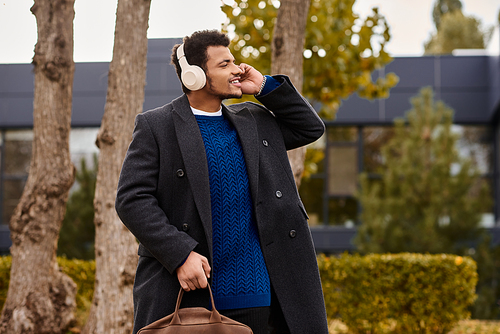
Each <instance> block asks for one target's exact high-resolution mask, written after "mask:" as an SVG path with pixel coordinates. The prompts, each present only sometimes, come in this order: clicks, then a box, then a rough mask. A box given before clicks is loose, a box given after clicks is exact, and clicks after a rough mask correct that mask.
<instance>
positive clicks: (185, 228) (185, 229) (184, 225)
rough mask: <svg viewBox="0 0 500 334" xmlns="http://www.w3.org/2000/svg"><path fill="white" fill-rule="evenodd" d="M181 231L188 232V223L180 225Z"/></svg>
mask: <svg viewBox="0 0 500 334" xmlns="http://www.w3.org/2000/svg"><path fill="white" fill-rule="evenodd" d="M182 230H183V231H184V232H187V231H189V224H188V223H184V224H182Z"/></svg>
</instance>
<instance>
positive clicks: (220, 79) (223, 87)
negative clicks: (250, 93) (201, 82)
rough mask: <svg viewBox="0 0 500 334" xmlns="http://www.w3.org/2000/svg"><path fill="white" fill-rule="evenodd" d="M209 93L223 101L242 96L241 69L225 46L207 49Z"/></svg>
mask: <svg viewBox="0 0 500 334" xmlns="http://www.w3.org/2000/svg"><path fill="white" fill-rule="evenodd" d="M207 54H208V60H207V64H206V67H207V71H206V75H207V85H206V87H205V88H204V89H206V90H207V93H209V94H211V95H214V96H217V97H218V98H219V99H220V100H221V101H222V100H225V99H230V98H240V97H241V96H242V92H241V84H240V74H241V70H240V68H239V67H238V66H237V65H236V64H235V62H234V57H233V55H232V54H231V51H229V49H228V48H226V47H224V46H209V47H208V49H207Z"/></svg>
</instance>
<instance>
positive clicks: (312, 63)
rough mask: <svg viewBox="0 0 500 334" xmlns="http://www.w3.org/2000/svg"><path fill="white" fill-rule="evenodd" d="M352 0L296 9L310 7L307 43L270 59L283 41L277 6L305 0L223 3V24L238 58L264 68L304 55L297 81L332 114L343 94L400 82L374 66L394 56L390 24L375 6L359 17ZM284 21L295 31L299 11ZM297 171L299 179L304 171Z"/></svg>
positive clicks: (370, 92)
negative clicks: (388, 49)
mask: <svg viewBox="0 0 500 334" xmlns="http://www.w3.org/2000/svg"><path fill="white" fill-rule="evenodd" d="M354 2H355V0H322V1H319V0H312V1H311V3H310V5H309V8H308V9H307V8H306V9H304V8H305V7H304V6H303V7H301V8H300V9H295V10H300V11H301V14H304V15H305V13H306V12H307V20H306V26H305V39H304V44H303V46H302V47H301V46H300V44H299V43H295V44H294V45H293V47H292V46H290V47H289V48H288V49H287V50H286V52H281V56H282V57H281V58H279V59H276V60H275V59H274V58H273V59H271V58H272V57H271V54H272V53H275V50H278V49H276V48H275V47H276V44H278V45H281V43H282V42H283V41H282V39H281V37H280V36H277V38H276V36H275V34H276V29H275V26H276V25H277V28H279V27H280V23H279V20H280V15H279V11H281V10H282V9H283V10H285V9H287V8H289V7H291V6H296V7H295V8H299V7H298V6H299V5H298V4H299V3H301V4H302V5H303V4H304V2H294V1H286V2H285V1H283V2H280V1H277V0H267V1H264V0H235V1H234V2H232V4H231V5H228V4H224V5H223V6H222V10H223V11H224V13H226V15H227V17H228V20H227V22H226V23H225V25H224V29H225V30H226V31H227V32H228V33H229V35H230V36H231V37H232V41H231V45H230V48H231V51H232V53H233V55H234V56H235V58H236V59H237V61H238V62H245V63H248V64H250V65H252V66H255V67H256V68H257V69H259V70H260V71H261V72H262V73H273V74H274V73H276V72H275V71H274V70H276V71H283V70H284V66H288V65H287V64H286V62H287V61H288V60H287V59H288V58H290V57H291V55H290V54H291V53H293V54H295V55H298V56H299V57H303V65H302V68H303V80H302V84H301V82H300V81H298V82H294V83H295V85H296V86H298V87H297V88H298V89H299V90H301V91H302V93H303V95H304V96H306V97H307V98H308V99H309V100H310V101H312V102H313V103H318V104H319V105H320V106H321V115H322V116H324V117H326V118H334V117H335V113H336V112H337V110H338V108H339V106H340V103H341V100H342V99H346V98H348V97H349V96H350V95H351V94H353V93H358V95H359V96H361V97H365V98H369V99H372V98H384V97H388V95H389V90H390V88H391V87H393V86H394V85H396V83H397V82H398V79H397V77H396V75H394V74H393V73H388V74H386V75H385V76H382V77H380V78H378V79H377V80H376V81H375V82H374V81H373V77H372V72H373V71H374V70H376V69H380V68H382V67H383V66H385V65H386V64H387V63H389V62H390V61H391V60H392V59H391V57H390V56H389V55H388V54H387V52H386V51H385V45H386V43H387V42H388V41H389V39H390V34H389V27H388V25H387V22H386V21H385V18H384V17H383V16H382V15H380V14H379V12H378V9H376V8H374V9H373V12H372V14H371V15H370V16H368V17H367V18H365V19H364V20H361V19H360V18H359V17H358V15H356V14H355V13H353V11H352V6H353V4H354ZM295 15H298V13H295ZM283 23H285V24H283V25H282V27H283V28H284V29H285V30H286V29H289V30H291V31H294V32H295V31H296V30H293V29H297V28H299V27H300V26H301V21H300V19H299V16H296V17H295V18H294V19H291V20H290V19H289V20H288V21H285V22H283ZM278 31H279V30H278ZM301 38H302V37H301V34H298V35H297V36H295V39H296V40H300V39H301ZM271 60H272V61H271ZM275 62H278V64H274V63H275ZM282 62H285V64H283V63H282ZM297 64H298V63H297ZM272 66H273V67H272ZM274 66H276V67H274ZM280 66H282V67H283V69H281V68H280ZM297 66H301V65H300V64H299V65H294V68H295V69H296V70H295V72H297V73H300V69H298V67H297ZM293 73H294V72H288V74H293ZM292 79H293V78H292ZM301 154H303V153H301ZM299 161H303V160H299ZM291 162H292V168H293V170H294V173H295V172H296V171H300V170H302V168H303V166H302V165H303V162H302V163H301V162H299V163H298V165H297V163H294V161H293V160H292V161H291ZM299 173H300V172H299ZM295 176H296V181H297V183H299V182H298V181H299V180H300V175H298V174H296V175H295Z"/></svg>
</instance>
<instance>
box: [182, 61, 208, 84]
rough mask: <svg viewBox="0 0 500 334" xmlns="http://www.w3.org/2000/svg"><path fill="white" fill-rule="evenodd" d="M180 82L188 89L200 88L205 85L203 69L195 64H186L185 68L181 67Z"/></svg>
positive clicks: (205, 79) (205, 78)
mask: <svg viewBox="0 0 500 334" xmlns="http://www.w3.org/2000/svg"><path fill="white" fill-rule="evenodd" d="M181 79H182V83H183V84H184V86H186V87H187V89H189V90H200V89H202V88H203V87H205V84H206V82H207V77H206V76H205V72H204V71H203V69H202V68H201V67H199V66H196V65H188V66H187V68H184V67H183V68H182V74H181Z"/></svg>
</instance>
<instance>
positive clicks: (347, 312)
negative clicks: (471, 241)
mask: <svg viewBox="0 0 500 334" xmlns="http://www.w3.org/2000/svg"><path fill="white" fill-rule="evenodd" d="M318 264H319V268H320V273H321V279H322V283H323V289H324V295H325V303H326V307H327V313H328V315H329V317H330V318H335V317H340V318H341V319H342V321H343V322H344V323H345V324H346V325H347V326H348V327H349V329H350V330H351V332H353V333H371V334H374V333H387V332H388V328H392V330H390V331H389V332H394V333H420V334H424V333H425V334H430V333H447V332H448V331H450V330H451V329H452V328H453V326H454V325H456V324H457V323H458V321H459V320H461V319H466V318H468V317H469V316H470V314H469V312H468V308H469V307H470V306H471V305H472V304H473V302H474V300H475V298H476V294H475V287H476V283H477V273H476V263H475V262H474V261H473V260H472V259H470V258H468V257H460V256H456V255H445V254H442V255H422V254H409V253H401V254H385V255H380V254H373V255H367V256H360V255H348V254H344V255H342V256H340V257H326V256H323V255H320V256H319V257H318Z"/></svg>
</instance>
